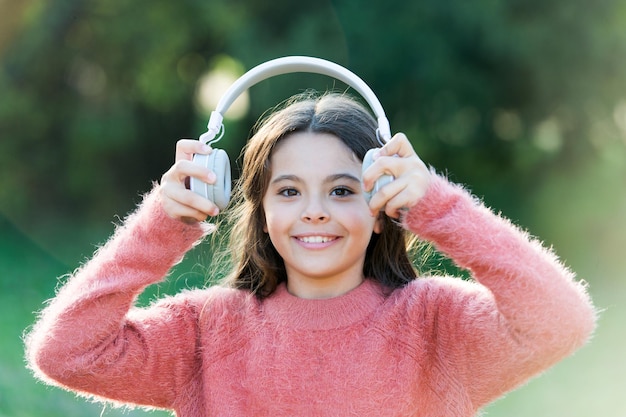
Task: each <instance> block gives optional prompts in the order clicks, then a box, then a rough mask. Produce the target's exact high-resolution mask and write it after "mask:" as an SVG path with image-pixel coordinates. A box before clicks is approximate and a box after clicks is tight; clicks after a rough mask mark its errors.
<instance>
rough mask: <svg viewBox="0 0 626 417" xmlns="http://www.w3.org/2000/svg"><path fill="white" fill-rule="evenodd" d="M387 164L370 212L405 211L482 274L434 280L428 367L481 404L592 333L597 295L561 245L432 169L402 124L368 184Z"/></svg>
mask: <svg viewBox="0 0 626 417" xmlns="http://www.w3.org/2000/svg"><path fill="white" fill-rule="evenodd" d="M383 173H387V174H392V175H393V176H394V177H395V178H396V179H395V180H394V181H392V182H391V183H390V184H389V185H386V186H385V187H383V188H382V189H381V190H380V191H378V192H377V193H376V194H375V195H374V196H373V197H372V200H371V201H370V208H371V210H372V213H373V214H374V213H378V212H379V211H380V210H384V211H385V213H386V214H387V215H388V216H391V217H396V218H399V219H401V221H402V222H403V224H404V226H405V227H406V228H408V229H409V230H411V231H413V232H414V233H416V234H417V235H418V236H419V237H421V238H423V239H426V240H428V241H431V242H432V243H434V245H435V246H436V247H437V249H439V250H440V251H441V252H443V253H444V254H446V255H447V256H449V257H450V258H452V259H453V260H454V262H455V263H456V264H457V265H459V266H460V267H462V268H465V269H468V270H469V271H470V272H471V274H472V277H473V278H474V279H475V280H476V281H478V282H479V283H480V284H482V285H476V284H475V283H467V282H462V281H461V280H458V279H456V280H450V279H440V280H433V281H429V283H428V284H426V285H427V286H429V287H430V288H431V291H429V293H428V295H427V298H426V299H425V300H422V301H423V302H424V303H425V304H426V305H420V306H418V309H419V311H420V314H424V315H425V316H422V317H421V318H422V319H423V320H425V321H426V322H428V323H431V324H432V329H431V330H432V333H431V335H433V337H432V338H431V341H432V343H433V345H432V346H431V348H432V351H431V360H432V362H433V363H432V364H430V365H429V366H432V368H430V369H434V370H435V371H433V372H441V373H442V374H445V375H447V377H448V378H449V379H448V382H449V383H453V381H454V382H460V383H461V384H462V385H463V386H464V387H466V389H467V392H468V396H469V398H470V400H471V401H472V403H473V404H474V406H475V408H480V407H481V406H482V405H484V404H486V403H487V402H489V401H491V400H493V399H495V398H496V397H498V396H500V395H502V394H503V393H504V392H506V391H508V390H510V389H512V388H513V387H515V386H517V385H519V384H520V383H521V382H523V381H524V380H526V379H528V378H529V377H531V376H532V375H534V374H536V373H538V372H540V371H542V370H544V369H546V368H547V367H549V366H550V365H552V364H554V363H555V362H557V361H558V360H560V359H562V358H564V357H565V356H567V355H568V354H570V353H572V352H573V351H574V350H575V349H576V348H578V347H580V346H581V345H582V344H584V343H585V342H586V341H587V339H588V338H589V336H590V334H591V332H592V331H593V329H594V326H595V318H596V317H595V311H594V308H593V305H592V303H591V301H590V299H589V296H588V294H587V292H586V288H585V286H584V285H582V284H581V283H578V282H575V280H574V275H573V274H572V273H571V272H570V271H569V270H568V269H567V268H566V267H565V266H563V264H562V263H561V262H560V261H559V260H558V258H557V257H556V256H555V255H554V253H552V252H551V251H550V250H548V249H546V248H544V247H543V246H542V245H541V243H540V242H538V241H537V240H535V239H533V238H531V237H530V236H529V235H528V234H527V233H525V232H523V231H521V230H520V229H519V228H517V227H515V226H514V225H512V224H511V222H510V221H508V220H506V219H504V218H502V217H500V216H497V215H496V214H494V213H493V212H492V211H491V210H489V209H488V208H486V207H485V206H484V205H483V204H481V203H480V202H479V201H478V200H477V199H475V198H474V197H472V196H471V195H470V194H469V193H468V192H467V191H465V190H464V189H463V188H462V187H460V186H456V185H453V184H451V183H449V182H448V181H447V180H446V179H444V178H442V177H440V176H437V175H436V174H434V173H431V172H430V171H429V170H428V169H427V168H426V166H425V164H424V163H423V162H422V161H421V160H420V159H419V157H418V156H417V155H416V154H415V151H414V150H413V148H412V146H411V144H410V142H409V141H408V139H407V138H406V137H405V136H404V135H402V134H398V135H396V136H394V138H392V139H391V140H390V141H389V142H388V143H387V144H386V145H385V146H384V147H383V148H382V149H381V151H380V154H379V156H378V158H377V159H376V161H375V162H374V164H372V166H371V167H370V168H369V169H368V171H366V172H365V173H364V175H363V183H364V187H365V188H366V189H369V188H371V185H372V184H373V181H375V179H376V178H377V177H378V176H380V175H381V174H383ZM440 377H441V375H439V376H438V378H440ZM445 385H446V384H444V386H445Z"/></svg>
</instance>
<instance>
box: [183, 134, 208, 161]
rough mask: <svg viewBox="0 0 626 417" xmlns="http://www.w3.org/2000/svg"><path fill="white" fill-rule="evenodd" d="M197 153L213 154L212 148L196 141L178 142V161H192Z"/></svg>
mask: <svg viewBox="0 0 626 417" xmlns="http://www.w3.org/2000/svg"><path fill="white" fill-rule="evenodd" d="M196 153H199V154H209V153H211V146H209V145H205V144H203V143H202V142H200V141H199V140H195V139H181V140H179V141H178V142H176V159H175V160H176V161H181V160H188V161H191V160H192V159H193V155H194V154H196Z"/></svg>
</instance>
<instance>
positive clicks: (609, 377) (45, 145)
mask: <svg viewBox="0 0 626 417" xmlns="http://www.w3.org/2000/svg"><path fill="white" fill-rule="evenodd" d="M625 26H626V2H623V1H620V0H596V1H594V2H593V3H589V2H587V1H583V0H542V1H539V0H474V1H471V2H468V1H462V0H447V1H440V0H419V1H418V0H373V1H367V2H365V1H363V0H332V1H331V0H322V1H317V2H297V1H291V0H274V1H271V2H268V1H262V0H179V1H176V2H172V1H166V0H150V1H148V0H134V1H131V2H129V1H122V0H60V1H44V0H4V1H0V289H2V291H0V317H2V319H1V320H0V333H1V334H2V335H3V336H4V337H3V343H0V357H1V358H2V360H0V415H11V416H24V417H26V416H32V415H50V416H57V415H59V416H61V415H63V416H70V415H71V416H78V415H87V414H94V415H95V414H96V413H100V410H101V409H100V408H99V406H95V408H91V409H90V410H92V411H90V412H87V411H86V408H85V407H84V406H83V405H80V406H79V405H77V402H76V401H75V400H74V399H73V397H72V396H70V395H68V396H62V394H59V392H58V391H57V390H47V389H46V388H44V387H42V386H40V385H39V386H37V385H35V381H34V379H33V378H32V377H31V376H30V375H29V374H28V372H27V371H26V370H25V369H24V366H23V362H22V359H21V358H22V353H23V352H22V345H21V341H20V334H21V332H22V331H23V329H24V328H25V327H26V326H28V325H29V324H31V323H32V322H33V321H34V314H33V313H32V312H33V311H35V310H38V309H39V308H40V307H41V302H42V300H44V299H45V298H47V297H50V296H51V295H52V293H53V291H54V286H55V281H54V277H55V276H58V275H59V274H61V273H63V272H67V271H69V270H71V269H73V268H74V267H75V266H76V265H77V264H78V263H79V262H80V261H81V260H82V259H84V258H86V257H89V256H91V253H92V252H93V249H94V247H93V245H94V244H95V243H97V242H98V240H100V241H102V240H104V239H106V237H107V236H108V235H109V234H110V232H111V229H112V226H111V225H110V224H109V221H110V219H111V218H112V217H113V216H114V215H115V214H118V215H120V216H123V215H124V213H125V212H127V211H128V210H130V209H131V208H132V207H133V206H134V204H135V203H136V202H137V201H138V199H139V197H138V194H139V193H141V192H144V191H147V190H148V189H149V188H150V186H151V181H155V180H158V179H159V178H160V176H161V174H162V173H163V172H164V171H165V170H167V169H168V168H169V166H170V165H171V163H172V162H173V158H174V146H175V142H176V140H177V139H178V138H181V137H197V136H198V135H199V134H201V133H202V132H203V131H204V125H205V123H206V120H207V114H206V112H205V110H204V109H202V108H201V106H199V105H198V102H197V96H198V94H199V85H200V83H201V81H202V80H203V78H204V77H205V75H206V74H207V73H208V72H209V71H212V70H213V69H214V68H215V67H216V66H218V65H221V64H222V63H224V62H227V63H229V64H228V65H229V67H230V68H234V69H236V70H238V71H241V70H245V69H249V68H251V67H253V66H254V65H257V64H259V63H261V62H264V61H266V60H269V59H272V58H276V57H279V56H285V55H311V56H318V57H322V58H326V59H329V60H332V61H335V62H337V63H339V64H342V65H344V66H346V67H347V68H349V69H351V70H352V71H354V72H355V73H356V74H358V75H359V76H361V77H362V78H363V79H364V80H365V81H366V82H367V83H368V84H369V85H370V86H371V87H372V89H373V90H374V91H375V92H376V94H377V95H378V96H379V98H380V100H381V102H382V104H383V106H384V108H385V110H386V112H387V115H388V117H389V119H390V122H391V126H392V130H393V131H404V132H405V133H407V135H408V136H409V138H410V139H411V140H412V142H413V144H414V146H415V148H416V150H417V151H418V153H419V154H420V155H421V156H422V158H423V159H424V160H425V161H426V162H427V163H429V164H432V165H433V166H435V167H436V168H437V169H438V170H440V171H448V172H449V173H450V175H451V178H452V179H453V180H454V181H457V182H462V183H466V184H469V185H470V186H471V188H472V190H473V191H474V192H475V193H476V194H477V195H479V196H481V197H484V199H485V201H486V202H487V204H489V205H491V206H492V207H495V208H496V209H497V210H502V211H503V212H504V213H505V214H506V215H507V216H508V217H511V218H513V220H514V221H517V222H519V223H521V224H523V225H525V226H528V227H529V228H530V230H532V231H533V232H534V233H536V234H538V235H539V236H541V238H542V239H544V240H546V242H547V244H551V243H555V242H556V243H558V244H557V245H556V246H557V247H558V249H559V253H560V254H564V259H565V260H566V261H567V262H568V264H570V265H572V266H573V268H574V270H576V271H577V272H578V273H579V275H580V276H581V277H585V278H588V279H589V280H590V281H591V283H592V289H593V290H594V291H595V293H594V297H596V302H597V303H598V305H599V306H600V307H602V308H603V307H605V306H609V307H608V308H607V310H606V312H605V313H604V314H603V316H602V321H601V327H600V328H599V330H598V334H597V335H596V337H595V339H594V343H593V344H592V346H591V347H590V348H588V349H585V350H584V351H583V352H582V355H581V356H580V357H579V358H580V359H577V362H576V365H575V366H571V365H568V363H567V362H566V363H564V364H563V365H559V366H560V368H558V369H557V371H556V372H555V374H553V375H552V376H551V378H553V379H550V378H547V379H542V380H541V381H538V382H534V383H533V384H530V385H529V386H528V387H530V388H525V390H526V391H524V390H522V391H521V392H522V394H518V393H515V394H513V395H512V396H510V397H509V398H511V397H512V398H513V400H512V402H510V401H511V400H508V399H507V401H509V402H506V401H505V402H504V403H500V404H503V405H498V404H496V406H495V408H494V409H493V410H499V409H500V407H502V410H504V411H502V412H501V413H500V414H499V415H507V416H509V417H511V416H522V415H524V416H528V415H537V413H540V414H541V413H544V414H545V412H546V411H547V410H553V412H552V413H550V412H549V411H548V414H550V415H568V416H572V417H574V416H588V415H616V416H617V415H624V412H623V411H621V412H620V411H619V409H621V410H623V407H624V405H623V401H622V398H621V396H620V392H618V391H619V390H617V389H616V387H619V386H620V382H621V381H622V379H623V373H624V371H625V369H624V364H623V361H619V360H615V358H616V357H617V355H618V354H619V355H621V354H622V351H623V349H624V346H625V343H626V340H625V339H624V332H623V331H622V330H621V327H620V326H621V323H622V322H623V320H622V319H623V315H624V312H625V311H626V310H625V308H624V306H626V302H625V301H624V297H625V295H626V290H625V288H626V287H625V285H624V284H623V283H622V281H623V279H621V280H620V279H618V278H621V277H623V270H624V259H623V248H624V247H626V240H625V239H626V238H625V237H624V236H626V192H625V191H626V78H624V77H623V76H622V72H623V68H625V67H626V65H625V64H626V31H624V29H623V28H624V27H625ZM309 87H312V88H317V89H320V90H326V89H339V90H343V89H345V88H346V87H345V86H343V85H342V84H341V83H339V82H336V81H334V80H332V79H328V78H327V77H322V76H316V75H309V74H297V75H296V74H289V75H284V76H281V77H277V78H273V79H270V80H267V81H265V82H263V83H261V84H259V85H258V86H254V87H253V88H252V89H251V91H250V93H251V95H250V109H249V111H248V113H247V114H246V116H245V117H243V118H242V119H240V120H238V121H234V120H231V121H228V124H227V128H228V131H227V134H226V137H225V139H224V140H223V141H222V142H220V147H223V148H225V149H226V150H227V152H228V153H229V154H230V155H231V160H234V159H235V156H236V155H237V154H238V153H239V151H240V149H241V147H242V145H243V143H244V142H245V140H246V138H247V136H248V135H249V132H250V129H251V126H252V125H253V124H254V122H255V121H256V119H257V118H258V117H259V116H260V115H261V114H262V113H263V112H264V111H266V110H267V109H268V108H271V107H273V106H274V105H276V104H277V103H278V102H280V101H282V100H283V99H285V98H287V97H289V96H290V95H292V94H294V93H297V92H300V91H302V90H304V89H306V88H309ZM236 174H237V173H236V172H235V175H236ZM86 242H87V243H86ZM199 249H201V248H200V247H199ZM208 256H210V254H208V253H205V252H203V251H201V250H198V251H197V252H192V253H190V254H189V255H188V257H187V258H186V262H187V264H184V265H181V271H183V270H184V271H187V270H189V271H190V272H178V271H175V272H174V273H173V274H172V279H171V280H170V281H174V282H173V283H172V285H173V286H175V287H177V286H182V287H184V286H187V285H188V284H187V280H189V281H190V284H194V285H195V284H196V283H199V284H200V285H201V284H202V282H201V281H202V279H203V277H204V275H205V274H204V272H205V270H206V268H207V265H208V262H206V259H207V257H208ZM187 266H189V268H186V267H187ZM175 277H178V278H175ZM191 281H193V282H191ZM160 291H161V288H160V287H158V286H155V288H153V290H152V292H149V293H148V294H147V295H146V297H152V296H153V295H154V296H158V295H159V294H160ZM163 291H166V289H163ZM570 363H572V362H570ZM581 375H584V381H585V382H584V386H580V384H579V382H580V379H581V378H580V376H581ZM3 377H4V378H3ZM554 378H556V379H554ZM555 381H556V382H555ZM528 389H531V390H535V391H536V392H534V393H533V395H532V397H529V396H528V394H525V393H524V392H526V393H528V392H529V391H528ZM559 389H561V390H562V391H563V392H559ZM577 393H579V394H580V395H577ZM63 395H64V394H63ZM516 395H518V397H516ZM519 395H521V397H519ZM516 398H519V399H516ZM529 398H530V400H529ZM565 399H567V400H565ZM559 401H561V402H564V401H565V402H567V404H564V403H561V404H559V403H558V402H559ZM554 402H556V403H557V404H554ZM508 404H513V405H508ZM538 410H540V411H538ZM135 413H139V412H132V413H131V414H132V415H139V414H135ZM489 414H490V415H491V413H489ZM101 415H107V416H115V415H126V414H123V413H122V411H119V412H118V410H106V414H105V411H104V410H102V412H101Z"/></svg>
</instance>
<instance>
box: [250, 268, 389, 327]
mask: <svg viewBox="0 0 626 417" xmlns="http://www.w3.org/2000/svg"><path fill="white" fill-rule="evenodd" d="M384 300H385V296H384V294H383V290H382V288H381V286H380V285H379V284H378V283H376V282H375V281H373V280H370V279H366V280H364V281H363V282H362V283H361V284H360V285H359V286H358V287H356V288H354V289H352V290H351V291H348V292H347V293H345V294H343V295H340V296H337V297H333V298H327V299H314V300H310V299H304V298H299V297H296V296H294V295H292V294H290V293H289V291H287V286H286V284H285V283H282V284H280V285H279V286H278V287H277V288H276V291H275V292H274V293H273V294H272V295H271V296H270V297H268V298H267V299H266V300H265V302H264V303H263V304H264V306H263V311H264V313H265V314H266V316H267V319H269V320H271V321H273V322H276V323H279V324H280V325H281V326H283V327H289V328H295V329H300V330H330V329H337V328H341V327H347V326H350V325H352V324H354V323H357V322H359V321H362V320H363V319H365V318H366V317H368V316H369V315H371V314H372V313H373V312H374V311H375V310H376V309H377V308H378V307H379V306H380V305H381V304H382V303H383V302H384Z"/></svg>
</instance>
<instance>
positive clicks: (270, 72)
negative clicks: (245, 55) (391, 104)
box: [200, 56, 391, 143]
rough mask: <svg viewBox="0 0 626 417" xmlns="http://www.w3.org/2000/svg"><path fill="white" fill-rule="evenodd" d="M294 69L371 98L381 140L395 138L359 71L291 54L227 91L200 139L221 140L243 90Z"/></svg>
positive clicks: (246, 76)
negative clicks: (230, 110)
mask: <svg viewBox="0 0 626 417" xmlns="http://www.w3.org/2000/svg"><path fill="white" fill-rule="evenodd" d="M293 72H310V73H315V74H322V75H327V76H329V77H333V78H336V79H338V80H340V81H342V82H344V83H345V84H347V85H348V86H350V87H352V88H354V89H355V90H356V91H357V92H358V93H359V94H360V95H361V96H362V97H363V98H364V99H365V101H367V104H368V105H369V106H370V108H371V109H372V111H373V112H374V114H375V115H376V118H377V119H378V135H379V137H380V139H382V140H383V141H387V140H389V139H390V138H391V128H390V126H389V121H388V120H387V117H386V116H385V111H384V110H383V106H382V105H381V104H380V101H379V100H378V98H377V97H376V95H375V94H374V92H373V91H372V89H371V88H370V87H369V86H368V85H367V84H366V83H365V82H364V81H363V80H362V79H361V78H359V77H358V76H357V75H356V74H354V73H352V72H350V71H349V70H347V69H346V68H344V67H342V66H340V65H337V64H335V63H333V62H330V61H326V60H324V59H320V58H312V57H306V56H288V57H284V58H277V59H274V60H271V61H267V62H265V63H263V64H260V65H257V66H256V67H254V68H252V69H251V70H249V71H248V72H246V73H245V74H244V75H242V76H241V77H240V78H239V79H237V81H235V82H234V83H233V84H232V85H231V86H230V87H229V89H228V90H227V91H226V93H224V95H223V96H222V98H220V101H219V102H218V103H217V108H216V109H215V111H213V112H212V113H211V117H210V119H209V123H208V124H207V129H208V131H207V132H206V133H204V134H202V135H201V136H200V141H202V142H204V143H214V142H217V141H218V140H219V139H221V135H220V136H218V137H217V138H215V137H216V136H217V134H218V133H219V132H223V125H222V120H223V118H224V113H225V112H226V110H228V108H229V107H230V105H231V104H232V103H233V102H234V101H235V99H236V98H237V97H239V95H240V94H241V93H243V92H244V91H246V90H247V89H248V88H250V87H252V86H253V85H255V84H257V83H258V82H260V81H263V80H265V79H267V78H270V77H273V76H276V75H281V74H288V73H293Z"/></svg>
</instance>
